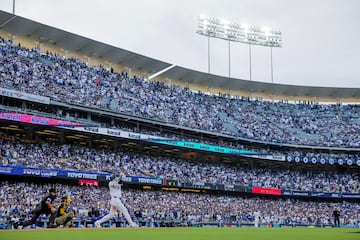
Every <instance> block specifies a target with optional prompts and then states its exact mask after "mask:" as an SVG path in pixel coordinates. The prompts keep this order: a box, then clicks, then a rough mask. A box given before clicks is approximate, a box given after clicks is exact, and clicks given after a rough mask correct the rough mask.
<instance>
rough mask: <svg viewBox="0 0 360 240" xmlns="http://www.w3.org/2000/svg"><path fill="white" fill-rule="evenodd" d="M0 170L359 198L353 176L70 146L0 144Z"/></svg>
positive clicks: (358, 184) (358, 182) (359, 189)
mask: <svg viewBox="0 0 360 240" xmlns="http://www.w3.org/2000/svg"><path fill="white" fill-rule="evenodd" d="M0 165H4V166H7V165H8V166H21V167H36V168H47V169H63V170H75V171H89V172H109V171H111V172H117V170H118V169H119V168H120V167H121V168H122V169H123V170H124V173H125V174H126V175H128V176H144V177H153V178H158V177H159V178H166V179H173V180H178V181H180V182H191V183H194V184H199V183H221V184H235V185H243V186H252V187H273V188H280V189H286V190H297V191H314V192H336V193H338V192H343V193H360V179H359V174H358V172H356V171H352V172H343V173H340V172H335V171H332V172H325V171H321V172H319V171H317V170H316V169H313V170H307V171H299V170H294V169H274V170H272V169H265V168H253V169H249V168H244V167H237V166H234V165H225V164H215V163H207V162H201V161H197V162H191V161H186V160H182V159H174V158H169V157H158V156H157V157H155V156H149V155H144V154H140V153H134V152H121V151H116V150H114V149H96V148H88V147H83V146H76V145H71V144H63V145H57V144H51V143H43V144H25V143H21V142H17V141H0Z"/></svg>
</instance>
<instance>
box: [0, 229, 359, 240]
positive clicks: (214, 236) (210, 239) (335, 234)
mask: <svg viewBox="0 0 360 240" xmlns="http://www.w3.org/2000/svg"><path fill="white" fill-rule="evenodd" d="M29 239H34V240H70V239H76V240H99V239H104V240H120V239H123V240H142V239H146V240H235V239H241V240H332V239H334V240H335V239H337V240H359V239H360V229H356V228H138V229H124V228H115V229H114V228H102V229H95V228H94V229H91V228H85V229H77V228H74V229H36V230H3V231H0V240H29Z"/></svg>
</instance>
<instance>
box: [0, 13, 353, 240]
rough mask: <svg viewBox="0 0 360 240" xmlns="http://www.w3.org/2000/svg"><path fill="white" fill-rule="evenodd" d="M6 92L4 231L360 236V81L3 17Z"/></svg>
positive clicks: (0, 65) (2, 90) (2, 120)
mask: <svg viewBox="0 0 360 240" xmlns="http://www.w3.org/2000/svg"><path fill="white" fill-rule="evenodd" d="M199 19H200V20H202V19H201V18H199ZM210 20H211V19H210ZM210 20H209V19H208V20H207V21H210ZM199 26H200V28H199V29H200V30H199V31H205V30H204V28H201V27H204V25H201V23H200V25H199ZM198 33H200V35H206V34H209V32H207V33H206V32H198ZM216 33H217V34H218V33H219V32H216ZM274 34H275V35H276V34H278V32H274ZM210 35H211V34H210ZM210 35H209V36H208V37H219V36H215V35H211V36H210ZM199 37H201V36H199ZM220 38H221V37H220ZM274 39H275V40H271V42H266V43H258V45H263V46H264V45H265V44H272V45H271V46H270V47H280V46H281V41H280V40H279V39H277V40H276V38H275V37H274ZM241 41H243V40H241ZM251 41H253V42H254V44H256V43H255V42H256V41H257V40H256V39H255V40H254V39H253V40H251ZM259 41H261V39H260V40H259ZM229 44H230V43H229ZM229 46H230V45H229ZM249 46H250V45H249ZM0 98H1V103H0V186H1V187H0V200H1V201H0V239H1V240H12V239H16V240H25V239H37V240H41V239H52V240H56V239H78V240H80V239H86V240H95V239H96V240H97V239H108V240H111V239H127V240H130V239H149V240H150V239H157V240H162V239H164V240H165V239H173V240H175V239H188V240H190V239H194V240H195V239H196V240H198V239H206V240H211V239H224V240H227V239H229V240H230V239H231V240H233V239H243V240H247V239H253V240H256V239H259V240H264V239H266V240H285V239H286V240H288V239H292V240H296V239H299V240H300V239H301V240H307V239H309V240H310V239H318V240H322V239H324V240H325V239H326V240H330V239H341V240H352V239H354V240H355V239H360V229H359V228H360V179H359V178H360V134H359V132H360V105H359V102H360V88H346V87H344V88H336V87H314V86H300V85H286V84H278V83H273V82H271V83H266V82H258V81H254V80H250V79H249V80H246V79H238V78H232V77H230V76H220V75H216V74H212V73H209V72H208V73H206V72H200V71H197V70H193V69H189V68H185V67H181V66H177V65H174V64H172V63H168V62H164V61H161V60H157V59H155V58H152V57H148V56H144V55H141V54H138V53H135V52H132V51H130V50H126V49H122V48H119V47H115V46H112V45H109V44H107V43H103V42H100V41H96V40H93V39H90V38H87V37H84V36H81V35H78V34H76V33H71V32H68V31H65V30H62V29H60V28H56V27H52V26H49V25H46V24H44V23H40V22H36V21H34V20H31V19H28V18H25V17H22V16H18V15H16V14H14V13H9V12H6V11H0Z"/></svg>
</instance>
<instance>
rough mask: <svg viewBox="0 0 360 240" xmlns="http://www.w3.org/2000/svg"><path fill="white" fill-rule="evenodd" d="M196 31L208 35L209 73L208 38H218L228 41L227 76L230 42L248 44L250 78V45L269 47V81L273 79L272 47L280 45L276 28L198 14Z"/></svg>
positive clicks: (279, 34) (280, 39)
mask: <svg viewBox="0 0 360 240" xmlns="http://www.w3.org/2000/svg"><path fill="white" fill-rule="evenodd" d="M196 33H198V34H200V35H203V36H207V37H208V72H209V73H210V38H211V37H212V38H219V39H223V40H227V41H228V42H229V77H230V74H231V73H230V42H231V41H232V42H240V43H245V44H249V62H250V80H251V79H252V77H251V45H259V46H264V47H270V60H271V82H272V83H273V82H274V79H273V63H272V59H273V57H272V48H273V47H281V46H282V38H281V32H280V31H279V30H277V29H271V28H265V27H258V26H249V25H247V24H238V23H233V22H229V21H226V20H219V19H216V18H212V17H206V16H199V17H198V30H197V31H196Z"/></svg>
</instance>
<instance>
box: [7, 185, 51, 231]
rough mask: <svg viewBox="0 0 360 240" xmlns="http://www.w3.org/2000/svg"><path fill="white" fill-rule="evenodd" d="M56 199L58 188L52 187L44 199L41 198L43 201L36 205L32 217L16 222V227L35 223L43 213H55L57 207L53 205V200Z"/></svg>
mask: <svg viewBox="0 0 360 240" xmlns="http://www.w3.org/2000/svg"><path fill="white" fill-rule="evenodd" d="M55 199H56V190H55V188H50V190H49V194H47V195H46V196H45V197H44V198H43V199H41V201H40V202H39V203H38V204H37V205H36V208H35V209H34V210H33V211H32V217H31V219H30V220H25V221H20V222H18V223H14V228H15V229H17V228H18V227H19V226H23V227H26V226H29V225H31V224H34V223H35V222H36V220H37V219H38V217H39V216H40V215H41V214H46V215H50V214H53V213H55V212H56V208H55V207H54V206H53V202H54V200H55ZM50 224H53V223H50Z"/></svg>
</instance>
